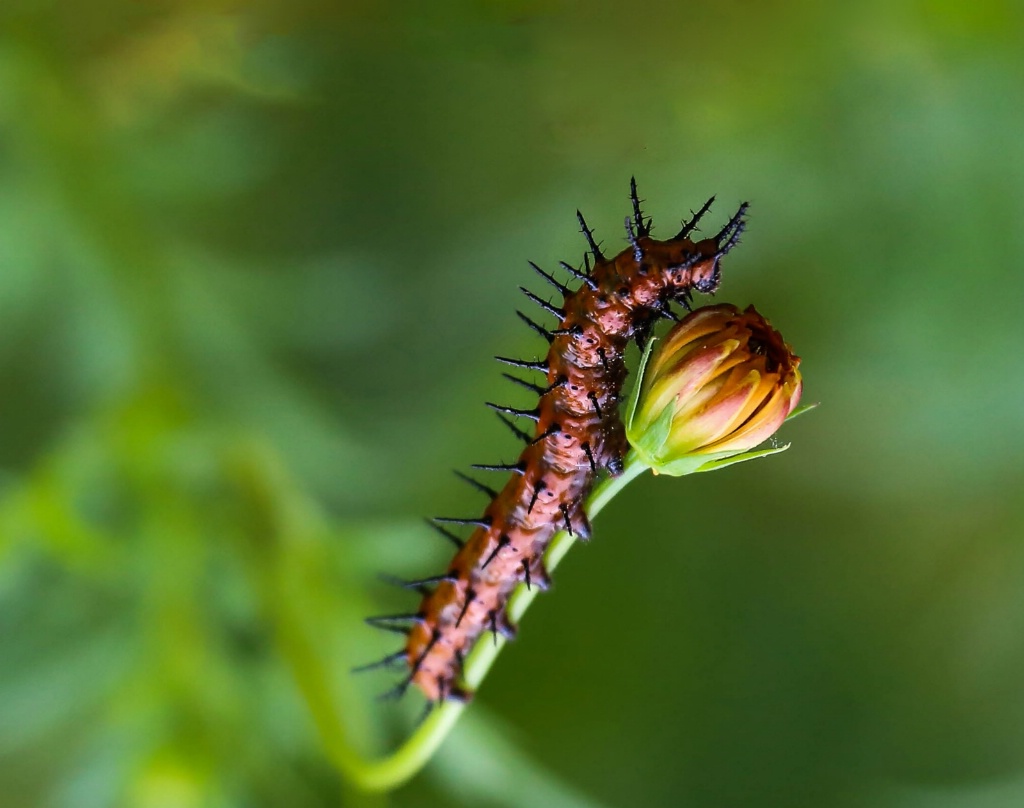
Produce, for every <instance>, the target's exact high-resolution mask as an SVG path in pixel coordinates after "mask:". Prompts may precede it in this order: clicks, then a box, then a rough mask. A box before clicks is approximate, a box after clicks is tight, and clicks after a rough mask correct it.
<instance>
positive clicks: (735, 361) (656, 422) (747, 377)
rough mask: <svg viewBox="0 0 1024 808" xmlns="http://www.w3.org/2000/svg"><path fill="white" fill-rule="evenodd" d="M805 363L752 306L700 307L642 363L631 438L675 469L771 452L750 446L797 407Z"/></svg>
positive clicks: (654, 461) (645, 456) (649, 459)
mask: <svg viewBox="0 0 1024 808" xmlns="http://www.w3.org/2000/svg"><path fill="white" fill-rule="evenodd" d="M799 364H800V357H798V356H795V355H794V354H793V352H792V351H791V350H790V347H789V346H788V345H787V344H786V343H785V342H784V341H783V339H782V335H781V334H779V332H778V331H776V330H775V329H773V328H772V327H771V325H770V324H769V323H768V321H767V320H766V319H765V318H764V317H762V316H761V315H760V314H758V312H757V310H756V309H755V308H754V307H753V306H749V307H748V308H747V310H746V311H743V312H741V311H740V310H739V309H738V308H736V307H735V306H733V305H731V304H728V303H726V304H720V305H717V306H705V307H704V308H700V309H697V310H696V311H694V312H692V313H690V314H689V315H688V316H687V317H686V318H685V319H683V320H682V321H681V322H680V323H679V324H678V325H676V326H675V327H674V328H673V329H672V330H671V331H670V332H669V333H668V335H667V336H666V337H665V340H664V341H663V342H662V343H661V345H660V346H658V347H657V348H656V349H655V350H654V352H653V354H652V355H651V356H650V357H649V359H648V361H647V362H646V364H645V366H644V368H643V369H642V370H641V373H642V374H643V375H642V378H641V379H640V381H639V382H638V388H637V389H638V392H637V393H636V394H634V400H633V406H632V411H631V413H630V414H629V417H628V421H627V427H626V434H627V436H628V438H629V442H630V443H631V444H632V446H633V448H634V449H635V450H636V452H637V454H638V455H639V457H640V459H641V460H642V461H643V462H644V463H645V464H647V465H648V466H650V467H651V468H652V469H653V470H654V471H655V473H659V472H660V473H663V474H674V475H681V474H689V473H692V472H694V471H705V470H710V469H711V468H716V467H719V466H721V465H726V464H727V463H723V462H721V461H728V462H738V461H739V460H746V459H748V458H749V457H754V456H759V455H761V454H766V453H771V451H773V450H769V451H768V452H756V453H750V454H744V453H748V452H749V451H750V450H751V449H753V448H754V447H755V446H757V445H758V444H759V443H761V442H763V441H764V440H766V439H767V438H769V437H770V436H771V435H772V434H774V433H775V431H776V430H777V429H778V428H779V427H780V426H781V425H782V422H783V421H785V420H786V417H787V416H788V415H789V414H790V413H791V412H793V409H794V408H795V407H796V405H797V403H798V402H799V400H800V391H801V386H802V385H801V379H800V371H799V370H798V369H797V367H798V366H799ZM741 455H742V456H741ZM730 458H731V459H730Z"/></svg>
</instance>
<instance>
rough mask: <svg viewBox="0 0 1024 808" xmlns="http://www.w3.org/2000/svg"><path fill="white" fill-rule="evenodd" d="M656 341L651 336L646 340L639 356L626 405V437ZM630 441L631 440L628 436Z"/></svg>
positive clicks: (631, 424)
mask: <svg viewBox="0 0 1024 808" xmlns="http://www.w3.org/2000/svg"><path fill="white" fill-rule="evenodd" d="M655 342H657V337H651V339H650V340H648V342H647V346H646V347H645V348H644V353H643V356H641V357H640V367H639V368H637V371H636V384H634V385H633V390H632V392H630V394H629V403H628V404H627V405H626V435H627V437H628V436H629V435H630V433H631V432H632V431H633V418H634V416H635V415H636V405H637V404H638V403H639V401H640V390H641V389H642V387H643V384H644V372H645V371H646V370H647V361H648V360H649V359H650V358H651V349H652V348H654V343H655ZM629 442H630V443H632V442H633V439H632V437H630V441H629Z"/></svg>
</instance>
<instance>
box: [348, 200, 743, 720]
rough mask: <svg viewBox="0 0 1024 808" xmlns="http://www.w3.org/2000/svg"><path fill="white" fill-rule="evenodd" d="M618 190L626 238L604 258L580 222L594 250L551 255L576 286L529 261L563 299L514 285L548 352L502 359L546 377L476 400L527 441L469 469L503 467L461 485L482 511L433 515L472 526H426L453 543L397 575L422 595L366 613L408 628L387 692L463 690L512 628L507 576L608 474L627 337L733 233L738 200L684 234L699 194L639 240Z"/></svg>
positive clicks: (537, 567) (618, 438) (540, 581)
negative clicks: (471, 663) (432, 559)
mask: <svg viewBox="0 0 1024 808" xmlns="http://www.w3.org/2000/svg"><path fill="white" fill-rule="evenodd" d="M631 199H632V203H633V215H632V216H631V217H629V218H627V219H626V232H627V237H628V240H629V246H628V247H627V248H626V249H625V250H623V251H622V252H621V253H619V254H618V255H616V256H615V257H614V258H610V259H609V258H605V256H604V255H602V253H601V251H600V249H599V248H598V246H597V244H596V243H595V242H594V239H593V237H592V235H591V233H590V231H589V229H588V228H587V226H586V224H585V223H584V221H583V217H582V216H580V217H579V219H580V225H581V228H582V232H583V234H584V235H585V236H586V238H587V241H588V243H589V246H590V251H591V253H592V254H593V256H594V266H593V269H592V270H589V271H587V272H582V271H579V270H577V269H576V268H574V267H571V266H569V265H567V264H562V266H563V268H565V269H566V270H567V271H568V272H569V273H570V274H571V275H573V276H574V277H576V278H577V279H578V280H580V281H582V283H581V285H580V287H579V289H577V290H576V291H571V290H570V289H568V288H566V287H565V286H563V285H562V284H561V283H559V282H558V281H556V280H555V279H554V278H552V277H551V276H550V275H548V274H547V273H545V272H544V271H543V270H541V269H540V268H539V267H536V266H534V268H535V269H536V270H537V271H538V272H539V273H540V274H541V275H543V276H544V278H545V280H547V281H548V282H549V283H550V284H552V285H553V286H554V287H555V288H556V289H558V291H559V292H561V294H562V296H563V302H562V304H561V305H560V306H556V305H553V304H550V303H546V302H545V301H543V300H542V299H540V298H538V297H536V296H535V295H533V294H532V293H531V292H529V291H527V290H525V289H524V290H523V291H524V293H526V294H527V296H529V297H530V298H531V299H532V300H533V301H534V302H536V303H538V304H539V305H540V306H541V307H542V308H544V309H546V310H547V311H548V312H549V313H551V314H554V315H555V316H556V317H557V318H558V319H559V323H558V326H557V327H556V328H554V329H551V330H548V329H545V328H542V327H541V326H539V325H537V324H536V323H534V322H532V321H531V320H530V319H529V318H527V317H526V316H525V315H523V314H522V313H521V312H519V316H520V317H522V318H523V320H525V321H526V322H527V324H529V325H530V326H531V327H532V328H533V329H534V330H536V331H537V332H538V333H540V334H541V335H542V336H544V338H545V339H547V340H548V342H549V343H550V348H549V350H548V353H547V357H546V358H545V360H544V361H542V362H520V361H518V360H502V361H505V362H507V363H508V364H511V365H515V366H517V367H522V368H526V369H530V370H537V371H541V372H544V373H546V377H547V378H546V384H543V385H539V384H538V385H534V384H532V383H530V382H525V381H523V380H521V379H517V378H515V377H512V376H510V377H509V378H510V379H512V380H513V381H517V382H519V383H521V384H523V385H524V386H527V387H529V388H530V389H532V390H534V391H535V392H536V393H537V394H538V395H539V403H538V405H537V407H536V409H532V410H519V409H514V408H511V407H499V406H496V405H489V406H491V407H493V408H494V409H496V410H498V411H499V412H506V413H509V414H511V415H513V416H516V417H526V418H531V419H532V420H534V421H535V422H536V427H535V429H534V431H533V434H527V433H525V432H521V431H520V430H519V429H518V428H517V427H516V426H515V425H514V424H513V423H511V422H508V423H509V426H510V427H511V428H512V429H513V430H514V431H515V432H516V433H517V434H519V435H520V437H522V438H523V439H524V440H525V441H526V442H527V445H526V448H525V449H524V450H523V452H522V454H521V455H520V456H519V460H518V462H517V463H514V464H509V465H501V466H477V467H476V468H481V469H486V470H498V471H509V472H511V477H510V479H509V480H508V482H507V483H506V484H505V486H504V488H502V489H501V490H500V491H492V490H491V489H489V488H487V487H486V486H483V485H482V484H480V483H477V482H475V481H473V480H469V481H470V482H471V483H473V484H474V485H475V486H476V487H478V488H480V489H481V490H484V491H486V492H487V493H488V494H489V495H490V496H491V502H490V504H489V505H488V506H487V508H486V509H485V510H484V513H483V515H482V516H480V517H479V518H475V519H465V520H463V519H441V518H438V519H437V520H436V521H438V522H442V523H443V522H456V523H464V524H472V525H474V526H475V529H474V530H473V532H472V534H471V535H470V536H469V537H468V539H466V540H465V542H463V541H462V540H461V539H459V538H458V537H456V536H454V535H453V534H451V533H449V532H448V531H447V530H444V529H443V528H439V529H441V531H442V532H443V533H444V534H445V535H446V536H447V537H448V538H449V539H451V540H452V541H453V542H455V543H456V544H457V545H459V550H458V552H456V554H455V556H454V558H452V560H451V563H450V564H449V566H448V569H447V571H446V572H445V574H444V575H441V576H437V577H435V578H430V579H426V580H424V581H417V582H412V583H411V584H410V585H412V586H416V587H418V588H421V589H422V590H423V592H424V596H423V601H422V603H421V604H420V607H419V609H418V611H417V612H416V613H415V614H411V615H395V616H391V617H379V618H370V621H369V622H371V623H372V624H374V625H378V626H381V627H384V628H392V629H395V628H397V627H396V625H395V624H396V622H402V621H403V620H404V621H406V622H409V623H411V627H410V628H409V629H408V637H407V641H406V646H405V648H404V649H403V650H402V651H400V652H398V653H397V654H393V655H391V656H390V657H388V658H387V659H385V660H383V661H382V663H395V662H399V661H401V662H404V663H405V664H407V665H408V672H407V676H406V677H405V679H404V680H403V682H402V683H401V684H400V685H399V686H398V688H396V690H395V691H394V692H397V693H401V692H404V690H405V688H406V687H407V686H408V685H409V684H410V683H411V684H415V685H416V686H417V687H419V689H420V690H421V691H422V692H423V694H424V695H425V696H426V697H427V699H428V700H429V701H431V702H439V701H444V700H445V699H448V698H460V699H467V698H469V697H470V696H471V695H472V694H471V693H470V692H469V691H468V689H467V688H466V687H465V686H464V685H463V683H462V682H461V672H462V663H463V660H464V658H465V656H466V654H468V653H469V651H470V650H471V649H472V647H473V644H474V643H475V642H476V641H477V639H479V638H480V636H481V635H482V634H484V633H486V632H489V631H491V632H495V633H501V634H503V635H505V636H507V637H511V636H513V634H514V633H515V627H514V626H513V625H511V623H510V621H509V620H508V619H507V617H506V611H505V610H506V605H507V603H508V599H509V596H510V595H511V594H512V591H513V590H514V589H515V587H516V586H517V585H518V584H520V583H526V584H527V585H529V586H538V587H541V588H543V587H545V586H546V585H547V583H548V576H547V572H546V570H545V568H544V561H543V557H544V552H545V550H546V549H547V547H548V545H549V544H550V542H551V540H552V538H553V537H554V536H555V534H556V533H558V531H560V530H568V531H570V532H571V533H573V534H574V535H576V536H577V537H580V538H587V537H589V533H590V526H589V524H588V522H587V518H586V514H585V513H584V512H583V502H584V500H585V498H586V496H587V494H588V493H589V492H590V490H591V488H592V487H593V485H594V481H595V478H596V477H597V476H598V474H599V473H601V472H602V470H607V471H608V472H609V473H611V474H618V473H619V472H620V471H621V468H622V458H623V456H624V454H625V452H626V449H627V445H626V439H625V433H624V429H623V425H622V421H621V420H620V418H619V415H618V404H619V398H620V393H621V390H622V385H623V382H624V380H625V378H626V375H627V370H626V366H625V362H624V358H623V357H624V354H625V349H626V346H627V344H628V343H629V341H630V340H631V339H636V340H638V341H640V342H643V341H644V340H645V339H646V336H647V334H648V333H649V330H650V328H651V326H652V325H653V323H654V322H655V321H656V320H657V319H658V318H659V317H669V318H671V319H675V317H674V315H672V314H671V312H670V311H669V304H670V303H672V302H679V303H682V304H683V305H684V306H686V307H687V308H689V302H690V298H691V296H692V293H693V291H697V292H701V293H705V294H710V293H713V292H714V291H715V289H716V288H717V287H718V282H719V272H720V267H719V264H720V259H721V258H722V256H724V255H725V254H726V253H727V252H728V251H729V250H730V249H731V248H732V247H734V246H735V245H736V244H737V242H738V240H739V236H740V234H741V232H742V231H743V228H744V214H745V212H746V207H747V206H746V204H744V205H742V206H741V207H740V209H739V210H738V211H737V213H736V215H734V216H733V217H732V218H731V219H730V220H729V222H728V223H727V224H726V225H725V227H723V228H722V230H721V231H720V232H719V233H718V234H717V235H715V236H713V237H711V238H706V239H703V240H700V241H694V240H692V239H691V238H690V235H691V233H692V232H693V231H694V228H695V226H696V224H697V222H698V220H699V219H700V218H701V216H702V215H703V214H704V213H706V212H707V210H708V209H709V208H710V206H711V203H712V201H713V198H712V199H711V200H708V202H707V203H706V204H705V205H704V206H703V207H702V208H701V209H700V211H698V212H697V213H696V214H694V215H693V217H692V219H691V220H690V221H689V222H688V223H686V224H685V225H684V226H683V228H682V230H681V231H680V232H679V233H678V234H677V235H676V236H675V237H673V238H671V239H669V240H667V241H658V240H656V239H653V238H651V236H650V231H651V222H650V220H645V219H644V217H643V214H642V213H641V211H640V202H639V199H638V198H637V195H636V184H635V182H634V183H632V184H631ZM499 359H500V357H499ZM467 479H468V478H467ZM430 585H433V589H430V588H429V586H430ZM403 630H404V629H403ZM367 667H372V666H367Z"/></svg>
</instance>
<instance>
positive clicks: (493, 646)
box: [303, 451, 649, 791]
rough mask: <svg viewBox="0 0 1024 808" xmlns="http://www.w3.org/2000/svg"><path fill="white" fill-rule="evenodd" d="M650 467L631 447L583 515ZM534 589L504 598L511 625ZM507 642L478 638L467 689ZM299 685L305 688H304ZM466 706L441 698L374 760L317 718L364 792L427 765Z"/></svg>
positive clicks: (562, 548) (560, 544) (563, 539)
mask: <svg viewBox="0 0 1024 808" xmlns="http://www.w3.org/2000/svg"><path fill="white" fill-rule="evenodd" d="M648 468H649V467H648V466H647V465H646V464H645V463H644V462H643V461H641V460H640V459H639V458H638V457H637V455H636V453H635V452H632V451H631V452H630V453H629V454H628V455H627V456H626V462H625V467H624V468H623V471H622V474H620V475H619V476H618V477H609V478H607V479H605V480H602V481H601V482H600V483H599V484H598V485H597V486H596V487H595V488H594V490H593V491H592V492H591V494H590V496H589V497H588V498H587V501H586V503H585V505H584V510H585V511H586V513H587V516H588V517H589V518H590V519H593V518H594V517H595V516H597V514H599V513H600V512H601V510H602V509H603V508H604V506H605V505H607V504H608V503H609V502H611V500H612V499H613V498H614V497H615V495H616V494H618V493H619V492H620V491H622V489H623V488H625V487H626V486H627V485H628V484H629V483H630V482H632V480H634V479H635V478H636V477H638V476H639V475H640V474H642V473H643V472H645V471H647V469H648ZM574 542H575V539H574V538H573V537H572V536H570V535H569V534H568V533H566V532H565V531H561V532H560V533H558V534H557V535H556V536H555V538H554V539H553V540H552V541H551V544H550V546H549V547H548V550H547V552H546V553H545V555H544V564H545V566H546V567H547V569H548V571H553V570H554V569H555V567H557V566H558V562H559V561H561V560H562V558H563V557H564V556H565V554H566V553H567V552H568V551H569V548H570V547H572V545H573V543H574ZM538 591H539V590H538V589H536V588H533V589H527V588H526V586H525V585H520V586H519V587H517V588H516V590H515V591H514V592H513V593H512V597H511V598H509V602H508V616H509V620H510V621H511V622H512V624H513V625H517V624H518V623H519V620H520V619H521V618H522V616H523V614H524V613H525V612H526V610H527V609H528V608H529V606H530V604H531V603H533V599H534V598H535V597H536V596H537V593H538ZM505 642H506V641H505V639H504V638H503V637H501V636H500V635H499V636H497V637H496V638H495V640H494V642H491V641H489V640H487V639H486V638H481V640H480V641H478V642H477V644H476V646H475V647H474V648H473V651H472V652H471V653H470V654H469V656H468V657H467V658H466V664H465V666H464V669H463V670H464V675H463V678H464V680H465V683H466V685H467V687H468V688H469V690H471V691H474V690H476V689H477V688H478V687H479V686H480V684H481V682H483V680H484V677H486V676H487V672H488V671H489V670H490V668H491V665H493V664H494V660H495V659H497V657H498V654H500V653H501V649H502V648H504V647H505ZM303 689H304V691H306V688H303ZM314 689H315V688H314ZM311 695H312V694H310V693H309V692H306V699H307V701H308V702H309V703H310V706H311V707H314V712H318V710H317V707H319V708H320V709H322V705H318V704H317V703H318V702H320V701H322V700H321V699H314V698H312V697H311ZM465 708H466V705H465V704H462V703H459V702H454V701H447V702H445V703H444V704H442V705H441V706H440V707H439V708H437V709H435V710H434V711H433V712H432V713H431V714H430V715H429V716H428V717H427V719H426V720H425V721H424V722H423V723H422V724H420V726H419V727H418V728H417V729H416V731H415V732H413V734H412V735H410V736H409V737H408V738H407V739H406V740H405V742H404V743H403V744H402V745H401V746H400V747H398V749H396V750H395V751H394V752H392V753H391V754H390V755H388V756H387V757H384V758H381V759H379V760H374V761H365V760H361V759H359V758H358V756H357V755H356V754H355V753H354V752H353V751H352V750H351V749H350V748H349V747H348V745H347V744H346V743H344V741H343V739H342V738H341V735H342V733H339V732H338V731H337V730H335V729H333V728H328V727H326V726H325V724H326V721H325V720H324V717H323V716H317V723H318V726H320V730H321V733H322V734H323V735H324V739H325V740H326V741H327V743H328V747H329V750H330V753H331V757H332V759H333V760H334V761H335V763H336V764H337V765H338V766H339V768H341V769H342V771H343V772H344V773H346V774H347V775H348V776H349V777H350V778H351V779H352V781H353V782H354V783H356V784H357V785H359V786H361V787H362V788H364V789H366V790H368V791H386V790H389V789H392V788H396V787H397V786H399V785H401V784H402V783H404V782H405V781H406V780H408V779H409V778H410V777H412V776H413V775H415V774H416V772H418V771H419V770H420V769H422V768H423V766H424V765H426V763H427V761H429V760H430V758H431V756H433V754H434V752H436V751H437V748H438V747H439V746H440V745H441V743H442V742H443V741H444V739H445V738H446V737H447V736H448V733H449V732H451V730H452V728H453V727H454V726H455V722H456V721H457V720H458V718H459V716H460V715H461V714H462V711H463V710H464V709H465ZM339 741H340V742H339Z"/></svg>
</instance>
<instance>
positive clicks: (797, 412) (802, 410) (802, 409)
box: [783, 401, 821, 423]
mask: <svg viewBox="0 0 1024 808" xmlns="http://www.w3.org/2000/svg"><path fill="white" fill-rule="evenodd" d="M819 404H821V402H820V401H815V402H814V403H813V404H801V405H800V406H799V407H797V408H796V409H795V410H793V412H791V413H790V414H789V415H787V416H786V421H792V420H793V419H794V418H796V417H797V416H798V415H803V414H804V413H805V412H810V411H811V410H813V409H814V408H815V407H817V406H818V405H819ZM786 421H783V423H786Z"/></svg>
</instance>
